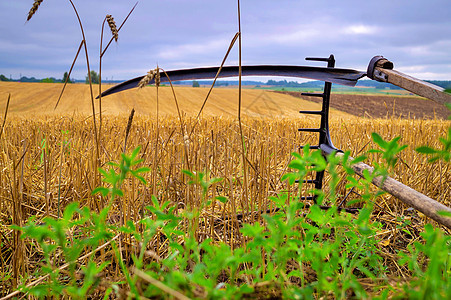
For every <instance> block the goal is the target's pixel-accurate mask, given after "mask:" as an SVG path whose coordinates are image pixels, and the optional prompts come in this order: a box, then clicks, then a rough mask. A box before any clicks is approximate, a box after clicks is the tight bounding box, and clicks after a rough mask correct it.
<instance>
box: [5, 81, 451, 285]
mask: <svg viewBox="0 0 451 300" xmlns="http://www.w3.org/2000/svg"><path fill="white" fill-rule="evenodd" d="M16 85H17V84H16ZM19 85H20V86H27V84H19ZM4 86H7V85H4ZM30 86H31V87H33V88H35V92H36V95H37V97H32V95H31V94H30V95H29V99H32V100H30V101H29V103H28V105H30V106H35V107H38V105H39V104H40V103H39V101H36V100H35V98H39V97H48V96H49V94H51V93H53V92H52V89H55V91H57V89H56V88H57V87H60V85H51V84H50V85H33V84H30ZM42 86H44V87H48V88H42V89H41V88H40V87H42ZM68 91H69V95H68V96H65V97H68V99H69V98H70V99H75V98H76V97H74V96H73V94H72V96H71V93H75V94H76V95H78V97H80V98H79V99H85V98H87V97H86V95H87V94H88V93H89V90H88V87H86V86H79V85H71V86H69V87H68ZM176 91H178V95H179V97H180V98H181V99H182V100H179V103H180V104H181V106H182V110H183V111H184V112H185V113H186V115H185V118H184V126H185V128H183V131H184V132H191V131H192V130H193V129H194V130H193V133H192V135H190V137H188V136H186V135H185V134H184V133H182V129H181V128H180V124H179V120H178V118H176V117H175V116H174V113H173V111H174V109H173V107H174V104H173V99H172V100H171V101H172V102H171V106H169V105H168V106H167V108H165V106H164V105H163V104H162V103H164V101H165V100H161V99H168V98H169V99H170V98H171V96H172V95H171V94H170V93H171V91H170V89H169V88H167V87H162V88H160V104H161V108H160V114H161V113H162V112H165V109H168V110H169V107H171V109H172V114H170V113H169V112H167V111H166V116H165V117H163V118H160V119H159V120H158V122H157V119H156V118H155V117H153V116H152V115H150V114H151V111H152V108H153V109H155V101H154V98H152V96H150V95H151V94H154V92H153V89H150V88H145V89H143V90H142V92H143V95H142V94H140V95H139V97H138V99H136V98H133V95H130V94H133V93H134V92H135V91H131V92H130V93H127V94H128V95H126V96H123V95H121V94H119V95H117V96H116V98H114V100H113V98H112V97H111V98H108V99H107V100H105V104H104V105H105V111H108V112H112V111H114V112H115V113H114V114H110V115H107V116H106V117H105V118H104V120H103V124H102V126H103V128H104V132H107V133H108V134H107V135H104V137H103V138H102V139H101V140H100V141H99V148H100V157H99V159H100V162H101V166H102V167H106V166H105V164H106V163H107V162H109V161H117V160H118V159H119V154H120V153H121V152H122V150H123V148H124V141H125V138H126V136H127V142H126V143H127V149H133V148H135V147H137V146H141V149H142V150H141V152H140V156H141V158H142V159H143V163H142V164H143V165H144V166H148V167H150V168H151V169H152V171H151V172H150V173H149V174H146V175H145V177H146V179H147V181H148V185H147V186H142V185H140V184H139V183H138V181H137V180H134V179H130V180H128V181H126V182H125V184H124V186H123V189H124V190H125V195H124V197H122V198H121V199H120V200H118V201H116V203H114V206H113V209H112V210H111V212H110V216H109V222H115V223H117V222H121V223H123V222H126V221H127V220H133V221H136V220H139V219H140V218H141V216H142V215H143V214H144V213H145V211H144V210H143V207H145V206H146V205H149V204H150V203H151V202H150V201H151V195H155V196H156V197H157V198H158V200H159V201H160V202H163V201H170V202H171V203H172V205H174V206H176V207H177V208H178V213H180V212H181V211H183V210H184V209H189V208H193V207H200V206H201V204H202V202H203V199H202V193H201V190H200V189H199V187H196V186H192V185H187V182H188V178H187V177H186V175H185V174H184V173H182V170H183V169H189V170H191V171H200V172H204V173H207V174H208V176H209V178H210V177H221V178H223V181H221V182H219V183H216V184H215V185H214V186H213V187H212V188H211V189H210V191H209V195H208V196H209V198H210V199H213V197H216V196H225V197H227V198H228V199H229V202H227V203H226V204H223V203H221V202H219V201H213V202H212V204H211V205H210V206H208V207H206V208H205V209H204V210H203V211H202V213H201V215H200V217H199V218H198V219H196V220H195V222H197V225H196V226H197V228H198V230H197V231H196V234H197V236H196V237H197V239H199V240H203V239H205V238H207V237H210V238H212V239H213V240H216V241H224V242H226V243H228V244H230V245H234V246H238V245H241V244H242V243H243V240H242V238H241V237H240V234H239V232H238V227H239V226H240V224H242V223H243V222H254V221H255V220H258V219H259V218H260V217H261V215H260V214H250V213H249V212H254V211H261V210H268V209H269V210H271V209H272V208H274V205H273V203H272V202H271V201H270V200H269V197H270V196H274V195H276V194H277V193H278V192H280V191H286V190H290V189H293V187H289V186H287V184H286V182H281V181H280V178H281V176H282V175H283V174H285V173H286V172H288V171H289V170H288V168H287V165H288V163H289V161H290V159H291V156H290V153H291V152H293V151H299V146H300V145H303V144H307V143H310V144H314V143H316V142H317V139H316V137H315V134H309V133H299V132H298V131H297V128H302V127H314V126H315V125H314V124H312V123H319V119H316V118H314V117H312V118H305V117H301V116H297V114H296V116H297V117H296V118H295V117H291V113H287V112H286V110H285V111H283V112H282V113H281V117H279V118H277V117H272V118H268V117H265V114H266V113H261V112H262V110H260V111H259V112H260V114H258V113H256V112H255V111H254V112H253V113H254V114H256V115H257V116H258V118H252V117H249V116H252V115H253V113H249V112H251V107H252V106H248V107H250V108H249V110H248V114H247V117H243V118H242V130H243V136H244V139H245V145H246V151H247V163H246V166H245V167H246V173H244V172H243V164H242V160H241V155H242V153H241V151H242V143H241V139H240V128H239V123H238V121H237V120H236V118H233V117H230V115H234V114H235V113H234V112H233V111H230V112H228V113H224V115H225V116H222V117H212V116H211V115H212V114H214V112H217V111H222V112H224V108H219V103H222V104H224V103H226V104H224V105H225V106H224V107H227V103H228V102H230V103H232V102H233V101H234V100H231V99H236V93H237V91H233V90H227V89H226V90H215V91H214V92H213V94H212V98H211V99H210V100H209V101H210V102H209V104H208V105H207V108H206V112H205V113H204V115H205V116H204V117H201V118H200V120H197V119H196V118H195V117H194V116H195V114H196V112H197V111H196V109H194V108H191V110H190V106H194V105H193V103H194V99H195V98H196V97H197V99H199V98H200V99H202V98H203V97H202V95H201V94H200V93H206V92H207V91H206V90H205V89H192V88H183V87H177V88H176ZM21 92H22V93H23V94H20V93H19V91H18V90H15V91H13V96H12V101H11V105H10V113H11V114H8V120H7V122H6V125H5V128H4V133H3V135H2V137H1V141H0V143H1V149H2V151H1V154H0V168H1V169H2V172H1V173H0V220H1V222H0V223H1V224H2V225H1V227H0V232H1V239H2V242H1V245H2V249H1V250H2V252H1V253H2V259H1V268H2V271H1V272H2V274H6V273H7V271H8V270H11V268H14V269H17V270H18V272H19V274H20V273H23V272H25V273H29V274H31V273H32V272H33V268H34V266H35V263H34V262H35V260H36V259H38V258H39V253H38V252H36V249H35V248H33V245H30V244H26V243H23V242H22V241H20V240H19V239H18V235H17V234H16V233H15V232H14V231H12V230H10V229H9V225H10V224H17V225H22V224H24V222H25V221H26V220H27V219H28V218H29V217H31V216H35V217H37V218H38V220H40V219H42V218H43V217H44V216H46V215H50V216H54V217H57V216H58V215H60V214H61V211H62V210H63V209H64V207H65V206H66V205H67V204H69V203H71V202H73V201H77V202H79V203H81V205H83V206H87V207H90V208H91V209H93V210H96V211H98V210H100V209H101V208H103V207H104V206H105V205H106V200H104V199H101V198H99V197H94V196H92V195H91V191H92V190H93V189H94V188H95V187H96V186H95V185H96V176H95V174H96V172H97V171H96V166H97V161H96V143H95V138H94V133H93V132H94V130H93V128H92V126H93V124H92V121H91V120H90V117H86V115H87V114H88V113H89V112H86V114H76V113H75V114H74V113H72V114H65V115H64V116H61V115H60V116H58V113H56V114H55V113H48V114H42V115H41V116H35V117H34V118H30V117H29V116H30V115H29V114H28V113H26V114H25V115H24V116H22V117H21V115H20V113H19V111H20V109H21V108H22V109H23V105H25V104H26V103H25V101H20V99H25V98H26V97H27V95H26V89H23V90H22V91H21ZM14 93H16V97H14ZM77 93H78V94H77ZM18 94H19V95H21V96H19V97H18V96H17V95H18ZM227 95H228V97H227ZM261 95H263V96H261ZM277 95H279V94H277ZM146 96H149V98H150V99H146V100H145V99H144V98H145V97H146ZM72 97H73V98H72ZM126 97H127V98H128V101H129V102H121V101H120V100H123V101H125V98H126ZM130 97H132V98H130ZM165 97H166V98H165ZM252 97H254V98H252ZM265 97H269V98H270V97H273V94H272V93H269V92H261V91H254V90H244V91H243V99H244V104H243V107H244V108H246V105H249V104H250V103H257V102H258V101H259V100H261V99H262V98H263V99H265ZM279 97H280V98H277V102H276V101H275V100H274V103H277V105H279V108H281V106H282V105H285V104H284V101H287V102H289V103H290V106H291V107H292V108H293V106H295V105H293V102H291V101H292V100H293V99H294V98H292V97H289V96H285V95H280V96H279ZM285 97H286V98H285ZM0 98H1V95H0ZM17 98H19V100H17ZM130 99H133V100H130ZM155 100H156V99H155ZM80 101H81V100H80ZM296 101H297V103H302V100H296ZM67 102H68V101H67V99H66V101H64V98H63V102H62V103H61V106H62V107H63V108H64V105H72V106H69V107H71V108H72V109H73V108H74V107H75V106H78V105H76V104H75V103H71V104H68V103H67ZM116 102H119V103H116ZM130 102H133V105H134V106H135V108H136V115H135V117H134V119H133V123H128V118H127V115H126V114H124V113H120V112H121V110H120V109H119V107H121V106H125V108H124V110H128V111H127V113H128V112H129V111H130V109H129V107H127V106H128V105H130ZM149 102H150V103H149ZM124 103H127V104H124ZM87 104H89V103H86V104H84V105H82V104H80V103H79V105H80V107H82V106H88V107H89V105H87ZM1 105H4V104H3V103H1ZM41 105H42V103H41ZM49 105H50V107H51V103H50V102H49ZM286 105H287V106H288V104H286ZM312 105H314V104H312ZM152 106H153V107H152ZM208 106H210V107H213V108H212V109H211V110H210V111H208ZM216 106H218V107H216ZM231 106H232V104H230V107H231ZM235 106H236V105H235ZM67 107H68V106H66V108H67ZM116 107H117V108H116ZM143 108H146V109H145V110H143ZM258 108H259V109H261V107H258ZM293 110H294V109H293ZM31 111H33V110H31ZM69 111H70V110H69ZM270 111H271V109H268V112H267V113H268V114H269V112H270ZM296 111H297V110H296ZM244 112H246V110H244ZM148 114H149V115H150V116H149V115H148ZM272 114H274V111H272ZM333 114H334V113H332V115H333ZM235 115H236V114H235ZM194 124H197V125H196V126H195V128H193V127H194ZM449 126H450V122H449V121H439V120H398V119H392V120H365V119H357V118H344V119H343V118H339V117H336V116H335V117H334V118H333V119H332V121H331V124H330V127H331V135H332V140H333V142H334V144H335V145H336V146H337V147H339V148H341V149H345V150H350V151H351V155H353V156H357V155H358V154H361V153H362V152H363V151H365V150H368V149H370V148H374V147H376V145H374V144H373V143H372V142H371V132H378V133H380V134H381V136H382V137H384V138H385V139H392V138H394V137H395V136H402V140H401V142H402V143H404V144H408V145H409V148H408V149H407V150H406V151H404V152H403V154H402V155H401V156H400V162H399V163H398V165H397V167H396V169H395V171H394V177H395V179H398V180H399V181H401V182H403V183H405V184H407V185H409V186H411V187H413V188H415V189H417V190H419V191H420V192H422V193H424V194H426V195H428V196H430V197H432V198H434V199H437V200H438V201H440V202H442V203H444V204H446V205H448V206H449V205H451V170H450V164H446V163H443V162H436V163H434V164H428V163H427V158H426V157H423V156H421V155H419V154H417V153H416V152H415V151H414V149H415V147H418V146H420V145H430V146H435V147H438V137H439V136H443V135H445V133H446V130H447V128H448V127H449ZM377 159H378V158H377V157H375V156H374V157H370V159H369V161H368V163H370V164H371V163H372V162H374V161H377ZM243 174H247V189H246V195H247V199H244V198H245V197H244V195H245V194H244V176H243ZM341 176H342V178H343V180H342V181H341V182H340V184H339V189H338V192H339V194H340V196H339V199H338V201H341V200H342V199H343V197H344V196H345V195H346V194H348V193H349V190H347V189H346V187H345V186H346V180H345V179H344V177H345V175H344V174H342V175H341ZM326 180H327V179H326ZM326 191H327V189H326ZM306 193H307V191H306ZM355 198H358V195H356V194H351V196H350V198H348V200H350V199H355ZM326 204H328V203H326ZM234 216H239V217H238V218H236V217H234ZM399 217H404V220H410V221H411V222H412V224H411V225H410V226H409V230H410V232H411V233H412V234H413V235H412V236H409V235H407V234H406V233H405V232H403V231H401V230H399V225H400V222H401V221H400V219H399ZM373 219H374V220H377V221H379V222H382V223H383V224H384V227H383V230H382V231H381V232H379V233H377V235H378V237H379V238H380V241H381V242H380V249H381V252H382V253H384V255H385V259H386V266H387V268H388V269H389V270H390V272H391V274H392V275H393V276H403V274H405V273H406V269H403V268H401V267H399V266H398V265H397V264H396V257H395V255H394V254H395V253H396V251H397V250H399V249H405V247H406V245H408V244H410V243H413V241H415V240H416V239H418V236H419V233H420V232H421V231H422V228H423V226H424V224H425V223H426V222H429V220H428V219H426V218H425V217H424V216H423V215H421V214H419V213H416V212H412V211H411V210H408V207H405V206H404V205H403V204H402V203H400V202H398V201H397V200H396V199H393V198H392V197H391V196H389V195H385V196H382V197H380V198H379V199H378V200H377V205H376V210H375V213H374V216H373ZM444 230H445V231H447V230H446V229H444ZM448 232H449V231H448ZM124 243H125V245H127V243H131V242H130V241H128V240H125V241H124ZM159 243H160V242H159V241H158V239H156V240H155V241H153V244H152V245H150V246H151V247H154V248H153V249H155V250H156V255H158V256H164V254H165V251H166V250H165V247H164V245H160V244H159ZM130 247H131V245H130ZM12 262H14V264H11V263H12ZM5 284H6V283H5ZM0 289H4V290H5V293H6V291H7V290H8V289H10V286H9V285H8V287H7V286H6V285H5V286H3V287H1V286H0Z"/></svg>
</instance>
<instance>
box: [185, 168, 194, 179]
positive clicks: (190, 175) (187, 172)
mask: <svg viewBox="0 0 451 300" xmlns="http://www.w3.org/2000/svg"><path fill="white" fill-rule="evenodd" d="M182 173H183V174H185V175H188V176H189V177H191V178H196V175H194V173H193V172H191V171H188V170H182Z"/></svg>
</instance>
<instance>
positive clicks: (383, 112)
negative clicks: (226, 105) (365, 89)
mask: <svg viewBox="0 0 451 300" xmlns="http://www.w3.org/2000/svg"><path fill="white" fill-rule="evenodd" d="M280 93H283V94H285V95H291V96H294V97H298V98H300V99H304V100H308V101H312V102H316V103H319V102H320V101H321V100H319V99H318V98H315V97H306V96H301V93H300V92H280ZM330 106H331V107H332V108H335V109H338V110H340V111H343V112H346V113H348V114H352V115H354V116H358V117H369V118H386V117H395V118H402V119H405V118H417V119H423V118H424V119H433V118H437V119H446V118H447V117H448V115H449V110H448V109H447V108H446V107H445V106H444V105H442V104H439V103H436V102H434V101H432V100H428V99H424V98H420V97H414V96H413V97H406V96H383V95H341V94H332V95H331V102H330Z"/></svg>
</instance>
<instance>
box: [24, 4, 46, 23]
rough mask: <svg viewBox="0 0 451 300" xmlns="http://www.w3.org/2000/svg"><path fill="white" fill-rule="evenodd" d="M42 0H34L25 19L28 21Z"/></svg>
mask: <svg viewBox="0 0 451 300" xmlns="http://www.w3.org/2000/svg"><path fill="white" fill-rule="evenodd" d="M42 1H44V0H34V3H33V7H32V8H31V9H30V11H29V12H28V17H27V21H30V19H31V18H32V17H33V15H34V14H35V13H36V11H37V10H38V8H39V5H41V3H42Z"/></svg>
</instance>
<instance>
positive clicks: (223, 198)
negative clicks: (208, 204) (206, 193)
mask: <svg viewBox="0 0 451 300" xmlns="http://www.w3.org/2000/svg"><path fill="white" fill-rule="evenodd" d="M215 199H216V200H219V201H220V202H222V203H224V204H226V203H227V202H228V201H229V199H227V197H224V196H218V197H216V198H215Z"/></svg>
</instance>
